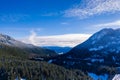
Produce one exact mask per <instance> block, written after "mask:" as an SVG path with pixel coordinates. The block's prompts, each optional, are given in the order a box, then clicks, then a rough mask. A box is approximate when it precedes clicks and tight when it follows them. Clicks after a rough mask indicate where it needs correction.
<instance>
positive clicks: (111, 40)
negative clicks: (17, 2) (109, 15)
mask: <svg viewBox="0 0 120 80" xmlns="http://www.w3.org/2000/svg"><path fill="white" fill-rule="evenodd" d="M53 63H55V64H58V65H61V66H64V67H66V68H76V69H81V70H84V71H88V72H93V73H98V74H99V73H109V70H110V71H111V70H113V73H114V69H109V70H104V69H108V67H120V29H111V28H106V29H102V30H100V31H99V32H97V33H95V34H93V35H92V36H91V37H90V38H89V39H88V40H86V41H85V42H83V43H82V44H79V45H77V46H76V47H74V48H73V49H71V50H70V51H69V52H68V53H66V54H63V55H61V56H58V57H57V58H56V59H53ZM106 67H107V68H106ZM99 69H100V70H99ZM102 70H103V71H102ZM111 72H112V71H111Z"/></svg>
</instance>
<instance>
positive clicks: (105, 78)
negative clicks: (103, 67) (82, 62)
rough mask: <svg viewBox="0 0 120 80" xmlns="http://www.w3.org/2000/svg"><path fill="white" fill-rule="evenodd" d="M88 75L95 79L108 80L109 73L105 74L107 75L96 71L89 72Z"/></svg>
mask: <svg viewBox="0 0 120 80" xmlns="http://www.w3.org/2000/svg"><path fill="white" fill-rule="evenodd" d="M88 75H89V76H90V77H91V78H93V80H98V79H100V80H108V75H107V74H105V75H96V74H94V73H88Z"/></svg>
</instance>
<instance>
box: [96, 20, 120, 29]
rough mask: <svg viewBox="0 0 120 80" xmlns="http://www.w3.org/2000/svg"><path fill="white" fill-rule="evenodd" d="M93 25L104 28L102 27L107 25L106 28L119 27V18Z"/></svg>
mask: <svg viewBox="0 0 120 80" xmlns="http://www.w3.org/2000/svg"><path fill="white" fill-rule="evenodd" d="M94 27H97V28H98V27H99V28H104V27H108V28H120V20H117V21H113V22H108V23H102V24H97V25H94Z"/></svg>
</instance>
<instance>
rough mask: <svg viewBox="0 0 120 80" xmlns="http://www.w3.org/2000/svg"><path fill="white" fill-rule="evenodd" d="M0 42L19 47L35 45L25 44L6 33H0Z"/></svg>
mask: <svg viewBox="0 0 120 80" xmlns="http://www.w3.org/2000/svg"><path fill="white" fill-rule="evenodd" d="M0 44H4V45H8V46H12V47H19V48H33V47H35V46H34V45H32V44H25V43H23V42H20V41H18V40H15V39H14V38H12V37H10V36H8V35H4V34H0Z"/></svg>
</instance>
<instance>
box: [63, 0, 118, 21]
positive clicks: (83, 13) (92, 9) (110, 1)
mask: <svg viewBox="0 0 120 80" xmlns="http://www.w3.org/2000/svg"><path fill="white" fill-rule="evenodd" d="M83 3H84V5H82V4H80V5H76V7H73V8H71V9H68V10H66V11H65V14H64V16H67V17H79V18H81V19H82V18H87V17H89V16H93V15H100V14H103V13H115V12H118V11H120V0H83Z"/></svg>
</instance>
